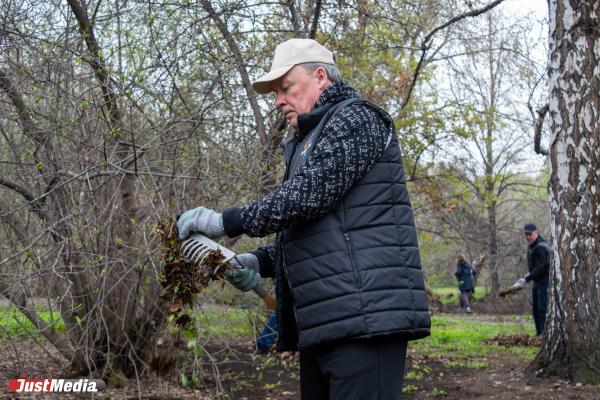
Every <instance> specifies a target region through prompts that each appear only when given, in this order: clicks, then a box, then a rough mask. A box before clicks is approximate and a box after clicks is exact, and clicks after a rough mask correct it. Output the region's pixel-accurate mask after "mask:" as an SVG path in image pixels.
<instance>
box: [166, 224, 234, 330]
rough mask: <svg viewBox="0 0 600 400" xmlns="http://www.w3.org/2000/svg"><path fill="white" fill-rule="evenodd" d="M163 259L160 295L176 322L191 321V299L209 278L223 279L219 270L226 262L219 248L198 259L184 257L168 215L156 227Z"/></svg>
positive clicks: (175, 226) (180, 324)
mask: <svg viewBox="0 0 600 400" xmlns="http://www.w3.org/2000/svg"><path fill="white" fill-rule="evenodd" d="M156 234H157V236H158V241H159V246H160V251H161V254H162V261H163V265H164V267H163V273H162V276H161V277H160V284H161V285H162V287H163V294H162V296H163V298H164V299H165V301H166V302H167V304H168V307H169V313H170V314H171V315H173V318H174V321H175V323H176V324H177V325H179V326H187V325H188V324H189V323H190V322H191V317H190V316H189V313H188V311H189V309H190V308H191V306H192V305H193V302H194V299H195V297H196V295H197V294H198V293H200V292H201V291H202V289H203V288H205V287H206V286H208V284H209V283H210V281H212V280H223V272H224V271H225V270H227V268H228V267H229V265H228V264H227V263H225V262H224V260H225V257H224V256H223V255H222V254H221V253H220V252H219V251H212V252H210V253H209V254H208V255H207V256H206V257H204V258H203V259H202V260H201V261H199V262H198V263H192V262H189V261H188V260H186V258H185V257H184V256H183V254H182V252H181V240H179V236H178V231H177V223H176V221H175V219H174V218H172V217H165V218H162V219H160V220H159V221H158V224H157V227H156Z"/></svg>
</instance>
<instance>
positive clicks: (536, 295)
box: [531, 282, 548, 336]
mask: <svg viewBox="0 0 600 400" xmlns="http://www.w3.org/2000/svg"><path fill="white" fill-rule="evenodd" d="M531 297H532V300H533V307H532V314H533V321H534V322H535V334H536V336H541V335H543V334H544V324H545V323H546V310H547V308H548V282H540V283H534V284H533V289H531Z"/></svg>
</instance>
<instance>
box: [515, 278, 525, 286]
mask: <svg viewBox="0 0 600 400" xmlns="http://www.w3.org/2000/svg"><path fill="white" fill-rule="evenodd" d="M525 285H527V281H526V280H525V278H519V280H518V281H517V282H516V283H515V284H514V285H513V286H514V287H519V288H522V287H525Z"/></svg>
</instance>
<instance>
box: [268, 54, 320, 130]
mask: <svg viewBox="0 0 600 400" xmlns="http://www.w3.org/2000/svg"><path fill="white" fill-rule="evenodd" d="M329 83H330V81H329V80H328V79H327V73H326V72H325V70H324V69H323V68H317V69H316V70H315V71H313V72H308V71H307V69H306V68H304V67H303V66H301V65H296V66H295V67H294V68H292V69H291V70H289V71H288V73H287V74H285V75H284V76H283V77H281V78H280V79H278V80H277V81H275V82H274V83H273V90H274V91H275V94H276V97H275V107H277V108H278V109H279V110H280V111H281V112H282V113H283V115H284V117H285V119H287V121H288V123H289V124H290V125H291V126H293V127H294V128H298V115H299V114H304V113H306V112H309V111H310V110H312V108H313V106H314V105H315V103H316V101H317V99H318V98H319V96H320V95H321V93H323V91H324V90H325V88H326V87H327V86H328V85H329Z"/></svg>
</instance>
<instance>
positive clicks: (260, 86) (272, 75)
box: [252, 65, 294, 94]
mask: <svg viewBox="0 0 600 400" xmlns="http://www.w3.org/2000/svg"><path fill="white" fill-rule="evenodd" d="M292 68H294V66H293V65H288V66H285V67H279V68H275V69H273V70H271V71H269V73H268V74H266V75H263V76H261V77H260V78H258V79H257V80H256V81H254V83H253V84H252V89H254V91H255V92H256V93H258V94H267V93H270V92H272V91H273V82H275V81H276V80H277V79H279V78H281V77H282V76H284V75H285V74H287V73H288V71H289V70H290V69H292Z"/></svg>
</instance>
